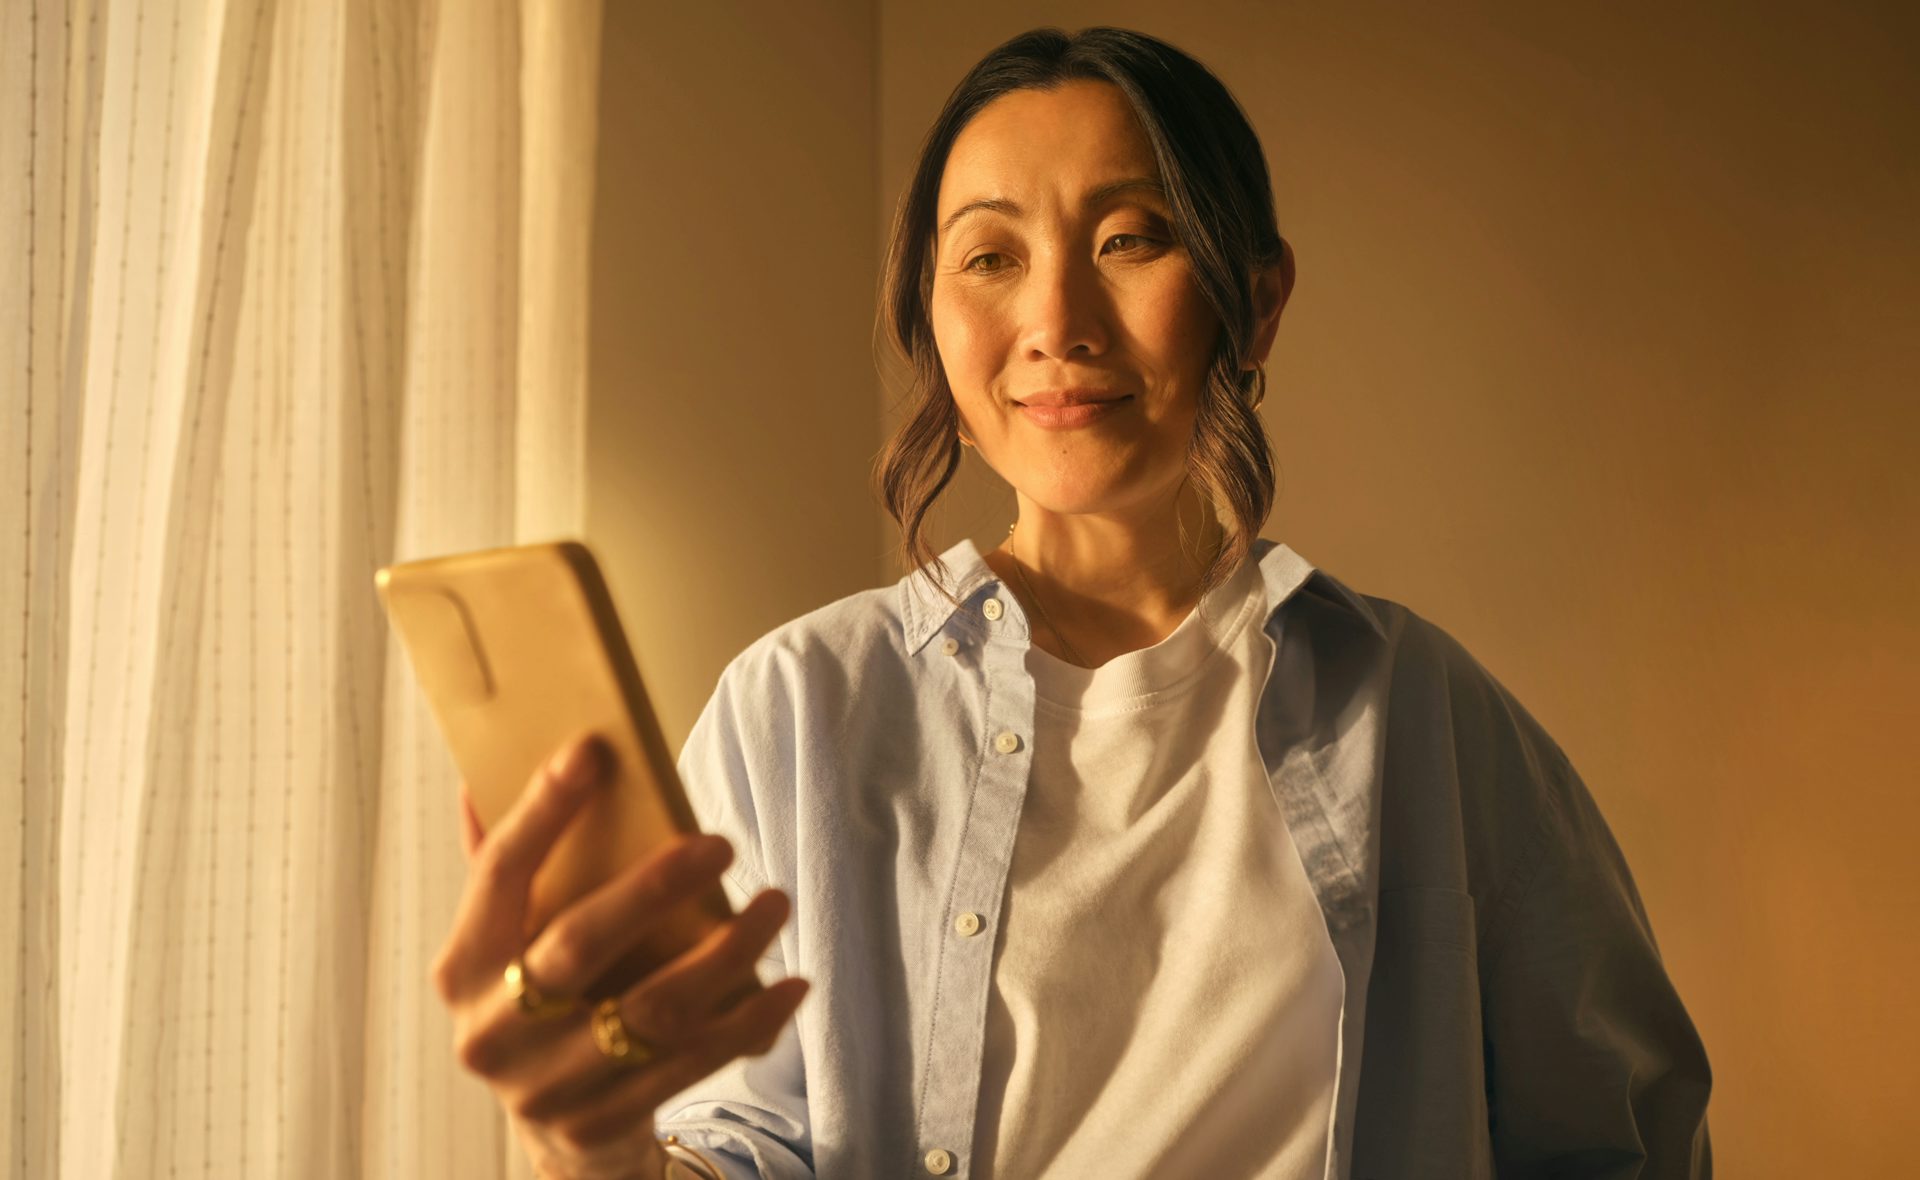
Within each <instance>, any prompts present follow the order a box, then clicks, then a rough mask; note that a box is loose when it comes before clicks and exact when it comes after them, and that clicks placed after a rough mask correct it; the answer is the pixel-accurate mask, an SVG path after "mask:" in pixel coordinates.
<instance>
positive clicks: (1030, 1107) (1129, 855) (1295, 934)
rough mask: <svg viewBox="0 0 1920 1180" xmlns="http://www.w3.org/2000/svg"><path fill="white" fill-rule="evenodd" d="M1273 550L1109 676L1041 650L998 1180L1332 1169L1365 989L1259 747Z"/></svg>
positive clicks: (999, 1106) (993, 1110)
mask: <svg viewBox="0 0 1920 1180" xmlns="http://www.w3.org/2000/svg"><path fill="white" fill-rule="evenodd" d="M1265 606H1266V592H1265V586H1264V584H1263V583H1262V581H1261V578H1260V574H1259V570H1258V569H1257V568H1256V567H1255V565H1254V564H1253V563H1252V562H1247V563H1245V564H1244V565H1242V567H1241V569H1240V571H1239V573H1238V574H1237V575H1236V576H1235V577H1234V578H1233V579H1231V580H1230V581H1229V582H1227V583H1225V584H1223V585H1222V586H1220V587H1217V588H1216V589H1215V590H1213V591H1212V592H1211V593H1209V594H1208V595H1207V597H1206V598H1205V599H1203V600H1202V601H1201V603H1200V606H1199V608H1198V609H1196V610H1195V611H1193V612H1192V613H1191V614H1189V615H1188V616H1187V618H1186V619H1185V620H1184V621H1183V622H1182V623H1181V624H1180V626H1179V627H1178V628H1176V629H1175V630H1174V631H1173V633H1172V634H1170V635H1168V636H1167V637H1166V638H1165V639H1163V640H1162V641H1160V642H1159V643H1157V644H1155V645H1154V646H1152V647H1150V648H1145V649H1143V650H1140V651H1135V652H1128V653H1127V654H1125V655H1122V656H1119V657H1116V658H1115V659H1113V660H1110V661H1108V662H1107V663H1106V664H1104V665H1102V666H1101V667H1099V668H1094V669H1087V668H1079V667H1075V666H1074V665H1072V664H1069V663H1066V662H1065V661H1063V660H1060V659H1057V658H1055V657H1054V656H1052V655H1049V654H1048V653H1046V652H1044V651H1042V650H1041V649H1040V648H1039V647H1037V646H1035V647H1032V648H1031V649H1030V652H1029V654H1028V657H1027V664H1028V668H1029V670H1030V671H1031V672H1032V673H1033V676H1034V687H1035V690H1036V693H1037V696H1038V701H1037V705H1036V718H1035V732H1034V742H1033V746H1034V749H1033V758H1034V764H1033V774H1032V777H1031V779H1030V780H1029V785H1028V788H1027V795H1026V800H1025V803H1024V805H1023V810H1022V812H1021V817H1020V828H1019V834H1018V837H1017V839H1016V840H1015V844H1014V851H1013V866H1012V869H1011V875H1010V877H1009V880H1008V887H1007V893H1006V905H1005V910H1004V913H1003V914H1002V916H1001V921H1000V923H999V925H998V931H997V934H996V943H995V948H994V968H993V989H992V995H991V998H990V1000H989V1002H988V1009H987V1029H986V1049H985V1059H984V1063H983V1070H982V1083H981V1096H980V1112H979V1120H978V1124H977V1136H978V1137H977V1139H976V1141H975V1144H974V1161H975V1166H974V1170H973V1175H974V1176H976V1177H987V1176H998V1177H1001V1178H1003V1180H1014V1178H1016V1177H1017V1178H1021V1180H1025V1178H1026V1177H1033V1176H1064V1177H1080V1176H1103V1175H1112V1176H1142V1175H1149V1174H1153V1175H1160V1174H1166V1175H1180V1176H1203V1175H1204V1176H1208V1177H1222V1178H1226V1177H1259V1178H1261V1180H1302V1178H1304V1177H1320V1176H1323V1175H1324V1174H1325V1169H1326V1163H1327V1147H1328V1130H1329V1123H1330V1118H1331V1115H1332V1104H1333V1086H1334V1077H1335V1073H1334V1070H1335V1064H1336V1057H1335V1054H1336V1052H1337V1040H1338V1034H1339V1021H1340V1005H1341V1000H1342V991H1343V987H1344V982H1343V979H1342V975H1341V969H1340V963H1339V959H1338V958H1337V956H1336V955H1335V953H1334V949H1333V944H1332V942H1331V940H1330V939H1329V938H1328V935H1327V930H1326V924H1325V920H1324V919H1323V918H1322V916H1321V912H1320V907H1319V905H1318V903H1317V902H1316V901H1315V899H1314V896H1313V893H1312V890H1311V888H1310V886H1309V884H1308V881H1307V876H1306V872H1305V870H1304V868H1303V867H1302V865H1301V863H1300V857H1299V855H1298V853H1297V852H1296V851H1295V848H1294V844H1293V841H1292V839H1291V837H1290V836H1289V835H1288V831H1287V826H1286V824H1285V822H1284V821H1283V820H1282V817H1281V814H1280V811H1279V806H1278V803H1277V801H1276V800H1275V799H1274V797H1273V793H1272V791H1273V788H1272V787H1271V786H1270V785H1269V780H1268V776H1267V773H1266V771H1265V769H1264V767H1263V766H1262V764H1261V761H1260V754H1259V750H1258V747H1257V745H1256V744H1255V739H1254V730H1253V721H1254V705H1255V694H1256V693H1257V691H1258V689H1259V687H1260V686H1261V684H1262V683H1264V681H1265V679H1266V675H1265V674H1266V671H1267V660H1268V655H1269V652H1270V650H1271V647H1270V644H1269V643H1268V641H1267V640H1266V639H1265V637H1264V636H1263V634H1262V632H1261V630H1260V628H1259V626H1258V622H1257V621H1258V620H1259V619H1261V618H1263V617H1264V616H1265V614H1266V610H1265Z"/></svg>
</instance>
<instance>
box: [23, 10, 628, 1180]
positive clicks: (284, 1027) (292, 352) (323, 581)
mask: <svg viewBox="0 0 1920 1180" xmlns="http://www.w3.org/2000/svg"><path fill="white" fill-rule="evenodd" d="M598 31H599V10H598V6H597V5H591V4H575V3H567V2H562V0H550V2H549V0H526V2H525V3H520V2H518V0H471V2H468V0H462V2H460V3H448V2H445V0H442V2H441V3H433V2H432V0H257V2H244V3H243V2H234V3H217V2H212V0H200V2H195V0H181V2H158V0H95V2H92V3H87V2H84V0H74V2H72V3H53V2H47V0H8V2H7V3H5V4H4V5H0V308H3V309H4V314H0V520H4V521H5V527H4V529H3V530H0V550H4V552H3V553H0V792H3V793H0V873H5V874H7V876H8V878H9V881H8V884H9V886H10V887H9V888H7V889H5V890H0V962H3V963H4V964H5V969H4V971H3V972H0V1043H4V1044H5V1045H6V1047H7V1050H6V1055H7V1057H8V1059H9V1061H10V1064H9V1065H8V1066H7V1067H6V1068H4V1069H3V1070H0V1144H4V1145H5V1147H4V1150H3V1151H0V1176H6V1177H13V1178H20V1180H23V1178H25V1177H36V1178H37V1177H43V1176H47V1175H54V1174H57V1175H65V1176H76V1177H78V1176H86V1177H122V1176H125V1177H136V1176H138V1177H145V1176H153V1175H183V1176H223V1177H224V1176H235V1175H246V1176H254V1175H262V1176H276V1177H315V1178H320V1177H325V1178H327V1180H334V1178H337V1177H341V1176H351V1175H367V1176H374V1175H460V1176H475V1177H489V1176H505V1175H509V1174H517V1175H524V1174H525V1167H524V1163H522V1162H521V1161H519V1159H518V1154H517V1148H516V1147H515V1145H514V1144H513V1143H512V1142H511V1140H510V1137H509V1136H507V1135H506V1133H505V1130H504V1126H503V1123H502V1121H501V1119H500V1116H499V1111H498V1107H497V1105H496V1104H495V1103H494V1101H493V1099H492V1096H491V1095H490V1094H489V1093H488V1092H487V1090H486V1089H485V1088H484V1087H483V1086H481V1085H480V1084H479V1083H478V1082H477V1081H475V1080H474V1079H472V1078H470V1077H468V1076H467V1075H465V1074H464V1073H462V1072H461V1070H460V1069H459V1067H458V1065H457V1064H456V1062H455V1061H454V1060H453V1056H452V1053H451V1051H450V1043H451V1036H452V1030H451V1027H450V1024H449V1022H448V1020H447V1017H446V1014H445V1011H444V1009H443V1008H442V1007H441V1006H440V1004H439V1002H438V1000H437V998H436V997H435V996H434V995H433V994H432V991H431V989H430V987H429V986H428V984H427V979H426V975H427V964H428V962H429V961H430V959H431V957H432V954H433V952H434V950H435V949H436V948H437V946H438V944H439V942H440V940H441V939H442V938H443V937H444V934H445V931H446V927H447V924H448V922H449V921H450V920H451V916H452V913H453V907H454V902H455V899H456V897H457V894H458V891H459V888H460V885H461V879H462V866H461V860H460V854H459V850H458V834H457V831H458V830H457V826H456V824H455V820H454V816H455V812H454V810H453V787H454V784H455V782H456V781H457V774H456V772H455V771H454V770H453V768H452V766H451V763H450V762H449V761H448V759H447V758H446V755H445V751H444V748H443V747H442V745H441V743H440V738H439V734H438V731H437V730H436V729H435V728H434V725H433V722H432V720H431V717H430V716H429V715H428V714H427V713H426V711H425V708H424V703H423V702H422V701H420V699H419V696H418V693H417V691H416V690H415V688H414V685H413V682H412V678H411V673H410V671H409V670H408V668H407V667H406V664H405V661H404V656H403V655H402V653H401V652H400V651H399V649H398V647H397V646H396V645H393V644H391V643H389V641H388V637H387V628H386V623H385V620H384V617H383V615H382V614H381V612H380V610H379V605H378V600H377V598H376V596H375V594H374V592H373V584H372V575H373V571H374V569H375V568H377V567H378V566H380V565H382V564H386V563H388V562H391V561H394V560H404V559H407V558H410V557H417V556H426V555H429V554H433V553H441V552H449V551H454V550H459V549H467V548H478V547H484V546H491V545H500V544H510V543H514V542H517V541H526V540H533V539H540V538H545V537H551V536H560V535H568V534H573V533H576V532H577V531H578V529H579V527H580V524H581V523H582V521H583V519H584V514H583V512H582V502H581V500H582V495H583V491H582V488H583V479H582V472H581V461H582V455H583V438H584V428H583V427H584V406H585V396H584V395H585V390H584V377H583V374H584V349H585V335H584V324H585V315H584V299H585V290H586V269H585V250H586V242H585V239H584V236H583V235H584V232H585V227H586V225H587V224H588V218H586V217H585V216H582V209H581V203H582V202H584V201H586V200H589V199H590V195H591V191H592V186H591V183H590V176H589V174H588V173H589V170H590V168H591V160H592V151H591V145H592V135H593V125H592V123H593V96H594V87H595V84H596V80H597V56H598V55H597V40H598Z"/></svg>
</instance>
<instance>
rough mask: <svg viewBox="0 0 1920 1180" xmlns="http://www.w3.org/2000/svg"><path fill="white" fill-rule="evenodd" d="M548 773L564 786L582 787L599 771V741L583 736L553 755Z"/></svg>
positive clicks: (548, 766)
mask: <svg viewBox="0 0 1920 1180" xmlns="http://www.w3.org/2000/svg"><path fill="white" fill-rule="evenodd" d="M547 771H548V773H550V774H552V775H553V777H554V778H556V779H558V780H559V781H560V783H561V784H562V785H564V786H569V787H584V786H586V785H587V784H589V783H591V782H592V781H593V780H594V778H595V777H596V776H597V775H598V774H599V773H600V742H599V740H598V739H596V738H591V737H589V738H585V739H583V740H581V741H579V742H576V743H574V744H573V745H572V746H569V747H568V748H566V749H564V750H562V751H560V752H559V753H558V754H555V755H554V756H553V761H552V762H550V763H549V764H548V765H547Z"/></svg>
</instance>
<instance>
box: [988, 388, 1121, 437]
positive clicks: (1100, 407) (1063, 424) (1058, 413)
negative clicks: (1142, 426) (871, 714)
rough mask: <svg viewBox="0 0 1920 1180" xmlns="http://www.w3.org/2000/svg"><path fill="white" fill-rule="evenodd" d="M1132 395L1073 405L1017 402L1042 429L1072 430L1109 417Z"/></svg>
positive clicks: (1023, 411) (1023, 412) (1028, 417)
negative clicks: (1034, 404)
mask: <svg viewBox="0 0 1920 1180" xmlns="http://www.w3.org/2000/svg"><path fill="white" fill-rule="evenodd" d="M1132 400H1133V398H1132V397H1131V396H1128V397H1120V398H1114V399H1112V400H1111V401H1103V402H1081V403H1079V404H1078V405H1071V406H1030V405H1028V404H1026V403H1025V402H1015V403H1014V404H1015V405H1016V406H1019V407H1020V412H1021V413H1022V414H1023V415H1025V416H1026V418H1027V420H1028V421H1030V422H1032V423H1033V424H1034V425H1035V426H1038V427H1040V428H1041V429H1042V430H1071V429H1073V428H1075V427H1079V426H1086V425H1090V424H1091V423H1094V422H1098V421H1100V420H1101V419H1103V418H1106V417H1108V416H1109V415H1111V414H1113V413H1114V412H1115V411H1117V410H1119V408H1120V407H1121V406H1124V405H1126V404H1127V403H1128V402H1130V401H1132Z"/></svg>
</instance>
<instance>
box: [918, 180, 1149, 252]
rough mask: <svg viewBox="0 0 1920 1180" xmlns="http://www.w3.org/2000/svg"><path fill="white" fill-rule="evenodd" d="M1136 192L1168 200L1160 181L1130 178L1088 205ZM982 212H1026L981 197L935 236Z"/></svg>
mask: <svg viewBox="0 0 1920 1180" xmlns="http://www.w3.org/2000/svg"><path fill="white" fill-rule="evenodd" d="M1136 191H1146V192H1150V193H1153V194H1154V195H1155V196H1157V197H1159V198H1160V199H1161V200H1163V201H1164V200H1166V199H1167V189H1166V186H1165V185H1163V184H1161V183H1160V182H1159V181H1158V180H1155V179H1154V178H1153V177H1151V176H1129V177H1126V178H1124V179H1121V180H1110V181H1108V182H1107V183H1105V184H1103V185H1101V186H1100V187H1098V188H1096V189H1094V190H1093V191H1092V192H1090V193H1088V194H1087V201H1086V203H1087V204H1088V205H1089V206H1093V205H1099V204H1102V203H1104V202H1106V201H1108V200H1111V199H1112V198H1114V197H1117V196H1119V195H1120V194H1121V193H1126V192H1136ZM981 212H991V213H1004V214H1006V215H1007V216H1008V217H1019V216H1021V215H1022V214H1023V213H1024V212H1025V211H1024V210H1022V209H1021V208H1020V206H1019V205H1018V204H1016V203H1015V202H1013V201H1009V200H1007V199H1006V198H1004V197H981V198H979V199H978V200H974V201H968V202H967V203H966V204H964V205H962V206H960V207H959V208H958V209H955V210H954V211H953V212H951V213H949V214H947V219H946V220H945V221H943V222H941V223H940V232H939V233H938V234H937V235H935V236H936V237H944V236H946V232H947V231H948V230H950V229H952V228H953V225H954V223H955V222H957V221H959V220H960V219H961V218H962V217H965V216H966V215H967V214H969V213H981Z"/></svg>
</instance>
